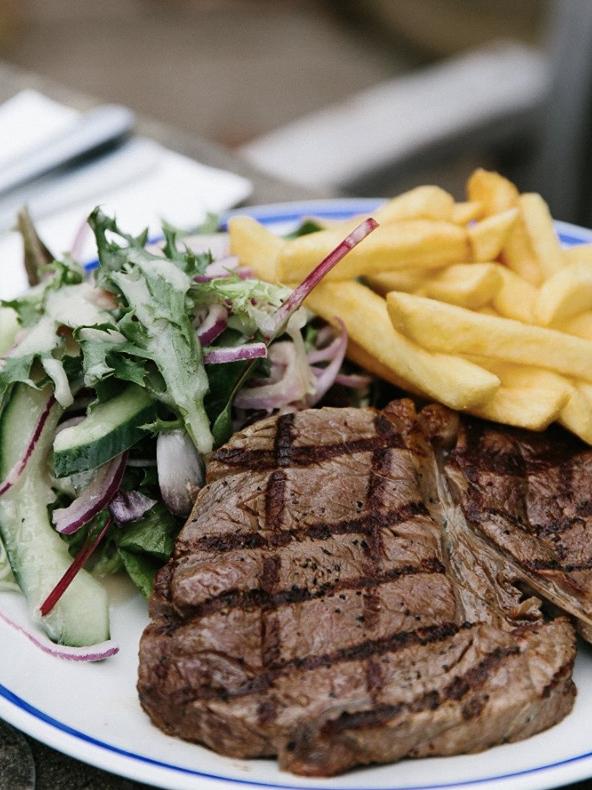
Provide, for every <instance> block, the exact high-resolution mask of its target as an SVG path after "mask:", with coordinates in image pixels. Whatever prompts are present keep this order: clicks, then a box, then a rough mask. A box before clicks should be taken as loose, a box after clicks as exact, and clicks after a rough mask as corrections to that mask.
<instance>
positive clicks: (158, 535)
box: [116, 504, 179, 561]
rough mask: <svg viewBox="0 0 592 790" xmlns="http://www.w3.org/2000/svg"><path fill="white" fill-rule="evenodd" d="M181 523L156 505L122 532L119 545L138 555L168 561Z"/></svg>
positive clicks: (163, 508) (160, 506)
mask: <svg viewBox="0 0 592 790" xmlns="http://www.w3.org/2000/svg"><path fill="white" fill-rule="evenodd" d="M178 531H179V523H178V522H177V520H176V519H175V518H174V516H172V515H171V514H170V513H169V511H168V510H167V509H166V508H165V507H164V506H163V505H161V504H157V505H154V507H153V508H151V509H150V510H149V511H148V512H147V513H146V514H145V515H144V516H142V518H140V519H138V521H134V522H132V523H131V524H129V525H128V526H127V527H125V528H123V529H122V530H121V531H120V534H119V536H118V538H117V539H116V540H117V545H118V546H119V548H120V549H126V550H127V551H133V552H135V553H136V554H150V555H151V556H152V557H154V558H156V559H158V560H163V561H164V560H168V558H169V557H170V556H171V552H172V550H173V545H174V543H175V537H176V535H177V532H178Z"/></svg>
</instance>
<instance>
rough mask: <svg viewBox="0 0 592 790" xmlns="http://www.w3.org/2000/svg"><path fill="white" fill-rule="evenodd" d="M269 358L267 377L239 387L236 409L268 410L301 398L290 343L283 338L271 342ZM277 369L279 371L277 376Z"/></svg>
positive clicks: (301, 384)
mask: <svg viewBox="0 0 592 790" xmlns="http://www.w3.org/2000/svg"><path fill="white" fill-rule="evenodd" d="M269 358H270V361H271V364H272V371H271V372H272V375H271V377H270V380H268V381H267V382H266V383H263V384H259V385H256V386H250V387H243V389H242V390H240V392H239V393H238V394H237V396H236V398H235V401H234V402H235V405H236V407H237V408H239V409H258V410H259V409H260V410H265V411H271V410H272V409H282V408H285V407H286V406H289V405H290V404H291V403H298V402H299V401H301V400H302V399H303V398H304V397H305V395H306V392H305V391H304V389H303V381H302V377H301V375H300V372H299V370H298V361H297V358H296V349H295V348H294V344H293V343H291V342H289V341H287V340H286V341H282V342H280V343H274V344H273V345H272V346H271V347H270V349H269ZM278 370H281V371H282V374H281V375H280V376H279V377H278ZM273 379H276V380H273Z"/></svg>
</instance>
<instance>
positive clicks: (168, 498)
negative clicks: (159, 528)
mask: <svg viewBox="0 0 592 790" xmlns="http://www.w3.org/2000/svg"><path fill="white" fill-rule="evenodd" d="M156 466H157V470H158V485H159V487H160V493H161V495H162V498H163V500H164V503H165V505H166V506H167V508H168V509H169V510H170V511H171V513H174V514H175V515H176V516H187V515H188V514H189V513H190V512H191V508H192V507H193V502H194V500H195V497H196V495H197V492H198V491H199V489H200V488H201V487H202V485H203V483H204V471H203V464H202V460H201V458H200V456H199V454H198V452H197V450H196V449H195V446H194V444H193V442H192V441H191V439H190V438H189V436H188V435H187V434H186V433H185V431H180V430H174V431H162V432H161V433H159V434H158V438H157V439H156Z"/></svg>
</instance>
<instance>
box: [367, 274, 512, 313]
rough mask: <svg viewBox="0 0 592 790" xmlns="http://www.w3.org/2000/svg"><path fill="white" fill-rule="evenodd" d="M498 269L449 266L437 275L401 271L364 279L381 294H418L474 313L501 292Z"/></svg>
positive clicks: (500, 278) (500, 279)
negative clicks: (391, 292)
mask: <svg viewBox="0 0 592 790" xmlns="http://www.w3.org/2000/svg"><path fill="white" fill-rule="evenodd" d="M499 268H500V267H499V266H498V265H497V264H494V263H453V264H452V265H451V266H447V267H446V268H445V269H441V270H438V271H425V270H422V269H404V270H402V271H400V272H382V273H381V274H374V275H371V276H369V277H367V278H366V279H367V280H368V283H369V285H370V286H371V287H372V288H373V289H374V290H375V291H378V293H381V294H387V293H388V292H389V291H405V292H406V293H419V294H421V295H425V296H430V297H431V298H432V299H440V300H441V301H443V302H450V304H458V305H460V306H461V307H469V308H471V309H473V310H476V309H478V308H479V307H482V306H483V305H485V304H487V302H490V301H491V299H492V298H493V297H494V296H495V294H496V293H497V292H498V290H499V289H500V288H501V286H502V277H501V275H500V274H499V272H498V269H499Z"/></svg>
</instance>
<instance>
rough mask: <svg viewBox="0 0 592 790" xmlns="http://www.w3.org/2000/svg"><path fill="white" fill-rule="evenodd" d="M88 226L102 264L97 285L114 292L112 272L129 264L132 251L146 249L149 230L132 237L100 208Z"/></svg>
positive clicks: (98, 272)
mask: <svg viewBox="0 0 592 790" xmlns="http://www.w3.org/2000/svg"><path fill="white" fill-rule="evenodd" d="M88 224H89V225H90V227H91V229H92V231H93V233H94V235H95V240H96V243H97V251H98V253H99V261H100V264H101V265H100V267H99V269H98V271H97V275H96V277H97V283H98V284H99V285H100V286H101V287H102V288H105V289H106V290H113V287H112V285H111V282H110V279H109V275H110V274H111V272H114V271H119V270H120V269H121V268H122V267H123V266H124V265H125V264H126V263H127V260H128V254H129V250H130V249H139V250H143V249H144V247H145V246H146V242H147V241H148V228H146V229H145V230H143V231H142V233H140V234H139V235H138V236H131V235H130V234H129V233H125V232H124V231H122V230H120V228H119V226H118V225H117V222H116V220H115V218H114V217H109V216H107V214H104V213H103V211H102V210H101V209H100V208H99V207H97V208H95V210H94V211H93V212H92V213H91V214H90V216H89V218H88ZM108 232H111V233H112V234H114V235H116V236H119V238H120V239H122V240H123V242H125V244H124V245H120V244H117V243H116V242H114V241H111V240H109V238H108V237H107V233H108Z"/></svg>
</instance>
